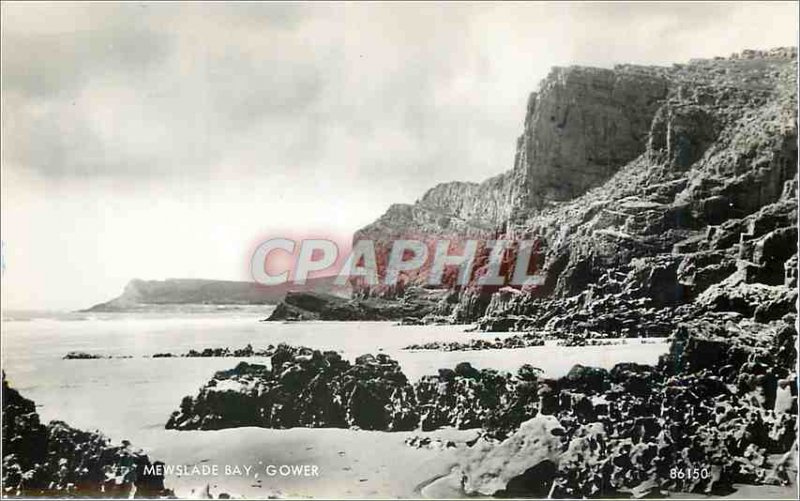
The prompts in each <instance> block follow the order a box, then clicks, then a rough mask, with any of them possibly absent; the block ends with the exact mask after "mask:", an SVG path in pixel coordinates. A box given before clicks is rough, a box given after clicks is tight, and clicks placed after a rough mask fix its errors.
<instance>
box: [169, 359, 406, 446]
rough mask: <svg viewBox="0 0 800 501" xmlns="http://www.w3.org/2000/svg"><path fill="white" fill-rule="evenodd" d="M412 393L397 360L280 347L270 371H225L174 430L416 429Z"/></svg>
mask: <svg viewBox="0 0 800 501" xmlns="http://www.w3.org/2000/svg"><path fill="white" fill-rule="evenodd" d="M417 420H418V416H417V414H416V402H415V399H414V392H413V388H412V387H411V385H410V384H409V382H408V380H407V379H406V377H405V375H404V374H403V373H402V372H401V371H400V367H399V365H398V364H397V362H396V361H394V360H392V359H391V358H389V357H388V356H386V355H384V354H378V355H377V356H373V355H363V356H361V357H358V358H357V359H356V361H355V363H354V364H351V363H350V362H348V361H347V360H344V359H342V357H341V356H340V355H339V354H338V353H335V352H332V351H326V352H320V351H317V350H312V349H310V348H304V347H292V346H287V345H279V346H278V347H277V348H276V350H275V352H274V354H273V355H272V358H271V361H270V367H267V366H266V365H259V364H248V363H246V362H241V363H240V364H239V365H237V366H236V367H235V368H234V369H231V370H229V371H222V372H218V373H217V374H216V375H215V376H214V378H213V379H212V380H211V381H209V382H208V384H206V385H205V386H204V387H203V388H201V389H200V392H199V394H198V395H197V396H196V397H185V398H184V399H183V402H181V406H180V410H179V411H176V412H174V413H173V415H172V416H171V417H170V419H169V421H168V422H167V424H166V427H167V428H168V429H181V430H198V429H199V430H213V429H222V428H233V427H239V426H261V427H265V428H291V427H296V426H306V427H339V428H342V427H358V428H361V429H367V430H390V431H393V430H411V429H414V427H415V426H416V423H417Z"/></svg>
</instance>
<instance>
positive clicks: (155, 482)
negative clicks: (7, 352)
mask: <svg viewBox="0 0 800 501" xmlns="http://www.w3.org/2000/svg"><path fill="white" fill-rule="evenodd" d="M2 436H3V477H2V491H3V495H4V496H11V497H25V498H29V497H49V498H62V497H103V498H132V497H137V498H152V497H168V496H171V495H172V492H171V491H169V490H168V489H166V488H165V487H164V477H163V475H162V474H161V473H160V472H159V471H158V470H156V471H155V472H151V471H149V470H150V468H151V467H153V466H158V465H160V464H163V463H159V462H155V463H151V462H150V460H149V458H148V457H147V455H145V454H143V453H142V452H141V451H137V450H135V449H133V448H132V447H131V445H130V443H128V442H127V441H123V442H122V444H121V445H112V444H111V443H110V440H109V439H108V438H106V437H105V436H103V435H101V434H99V433H96V432H86V431H82V430H77V429H75V428H72V427H70V426H68V425H67V424H66V423H63V422H61V421H51V422H50V423H49V424H48V425H47V426H44V425H42V424H41V423H40V422H39V415H38V414H37V413H36V406H35V404H34V403H33V401H31V400H28V399H26V398H25V397H23V396H21V395H20V394H19V392H17V390H15V389H14V388H12V387H10V386H9V385H8V382H7V381H6V377H5V372H4V373H3V434H2Z"/></svg>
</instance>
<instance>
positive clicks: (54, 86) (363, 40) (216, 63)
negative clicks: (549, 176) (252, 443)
mask: <svg viewBox="0 0 800 501" xmlns="http://www.w3.org/2000/svg"><path fill="white" fill-rule="evenodd" d="M1 9H2V70H1V71H2V75H1V76H2V78H1V79H2V162H1V166H2V173H1V176H2V183H1V184H2V211H1V212H2V240H3V260H4V264H5V270H4V272H3V276H2V306H3V308H6V309H64V310H70V309H77V308H84V307H87V306H90V305H92V304H95V303H98V302H101V301H105V300H107V299H110V298H112V297H114V296H116V295H118V294H119V293H120V292H121V290H122V288H123V287H124V285H125V284H126V283H127V282H128V281H129V280H130V279H132V278H143V279H164V278H168V277H182V278H183V277H187V278H217V279H230V280H246V279H248V278H249V276H250V272H249V259H250V256H251V253H252V250H253V248H254V247H255V245H257V243H258V242H260V241H262V240H264V239H266V238H269V237H273V236H279V235H278V234H284V233H287V232H294V233H297V232H300V233H305V234H319V233H326V234H338V235H342V236H345V238H349V235H351V234H352V233H353V231H355V230H356V229H358V228H360V227H362V226H364V225H366V224H368V223H370V222H371V221H373V220H374V219H376V218H377V217H379V216H380V215H381V214H382V213H383V212H384V211H385V210H386V209H387V208H388V206H389V205H390V204H392V203H395V202H407V203H411V202H413V201H414V200H416V199H417V198H419V197H420V196H421V195H422V194H423V193H424V192H425V190H427V189H428V188H430V187H432V186H433V185H435V184H436V183H440V182H446V181H453V180H462V181H481V180H483V179H485V178H487V177H490V176H493V175H495V174H499V173H501V172H503V171H505V170H508V169H510V168H511V167H512V166H513V158H514V149H515V143H516V137H517V136H518V135H519V134H520V132H521V130H522V122H523V119H524V113H525V103H526V101H527V98H528V95H529V93H530V92H531V91H534V90H535V89H536V86H537V84H538V82H539V81H540V80H541V79H542V78H544V77H545V75H546V74H547V72H548V70H549V69H550V68H551V67H552V66H565V65H570V64H581V65H591V66H600V67H610V66H612V65H614V64H617V63H638V64H663V65H668V64H672V63H675V62H685V61H688V60H689V59H690V58H695V57H712V56H716V55H725V56H727V55H729V54H731V53H732V52H738V51H741V50H742V49H746V48H770V47H775V46H785V45H796V44H797V17H798V7H797V4H796V3H795V2H786V3H780V2H774V3H773V2H761V3H758V2H756V3H739V2H734V3H689V2H680V3H673V4H658V3H649V2H648V3H629V4H619V3H612V4H608V3H583V2H578V3H561V2H557V3H524V4H523V3H513V4H511V3H502V4H484V3H446V4H434V3H395V4H392V3H368V4H354V3H347V4H336V3H316V2H314V3H285V4H281V3H269V4H261V3H232V4H230V3H225V4H223V3H205V4H193V3H187V2H175V3H89V2H81V3H68V2H52V3H50V2H39V3H34V2H25V3H16V2H3V3H2V7H1Z"/></svg>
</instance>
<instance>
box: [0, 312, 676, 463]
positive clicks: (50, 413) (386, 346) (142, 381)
mask: <svg viewBox="0 0 800 501" xmlns="http://www.w3.org/2000/svg"><path fill="white" fill-rule="evenodd" d="M268 314H269V310H268V309H265V308H252V309H235V310H209V311H195V312H192V313H186V312H178V313H176V312H170V313H165V312H159V313H150V314H97V315H87V314H68V315H58V316H53V315H49V316H48V315H45V316H41V315H40V316H38V317H37V316H36V315H32V316H31V315H28V316H20V315H17V316H11V315H7V316H6V318H5V319H4V321H3V322H2V334H0V335H1V336H2V366H3V370H4V371H5V372H6V375H7V377H8V379H9V382H10V384H11V385H13V386H14V387H15V388H17V389H18V390H19V391H20V392H22V394H23V395H24V396H26V397H28V398H31V399H33V400H34V401H35V402H36V403H37V406H38V412H39V413H40V415H41V417H42V420H43V422H47V421H49V420H52V419H58V420H62V421H65V422H67V423H68V424H70V425H71V426H75V427H78V428H82V429H87V430H101V431H102V432H103V433H105V434H106V435H107V436H109V437H111V438H112V439H113V440H115V441H120V440H123V439H127V440H130V441H131V442H132V443H133V444H134V445H135V446H137V447H140V448H143V449H144V450H146V451H147V452H149V453H150V454H151V455H152V456H153V457H157V458H159V459H162V460H167V461H168V462H169V461H172V462H183V461H186V458H185V457H182V454H188V452H187V453H184V452H182V451H196V450H197V444H198V443H200V442H199V441H198V437H199V436H200V435H198V433H199V434H209V433H216V432H176V431H167V430H164V423H165V422H166V421H167V418H168V417H169V415H170V413H171V412H172V411H174V410H176V409H177V408H178V405H179V404H180V401H181V399H182V398H183V397H184V396H186V395H194V394H195V393H196V392H197V390H198V388H199V387H200V386H202V385H203V384H204V383H205V382H206V381H208V380H209V379H210V378H211V376H212V375H213V374H214V372H216V371H218V370H223V369H228V368H231V367H233V366H235V365H236V364H237V363H238V362H239V360H238V359H233V358H177V359H176V358H171V359H170V358H156V359H154V358H147V357H149V356H150V355H152V354H154V353H158V352H172V353H183V352H186V351H188V350H189V349H198V350H199V349H202V348H206V347H225V346H227V347H230V348H241V347H244V346H245V345H246V344H248V343H250V344H252V345H253V347H254V348H256V349H258V348H262V347H266V346H267V345H269V344H278V343H281V342H286V343H291V344H296V345H305V346H310V347H313V348H319V349H329V350H336V351H339V352H341V353H342V355H343V356H344V357H346V358H349V359H351V360H352V359H353V358H354V357H356V356H358V355H361V354H364V353H378V352H384V353H387V354H389V355H390V356H392V357H393V358H395V359H397V360H398V361H399V363H400V365H401V367H402V369H403V371H404V373H405V374H406V375H407V376H408V377H409V379H411V380H415V379H418V378H419V377H420V376H422V375H425V374H435V373H436V371H437V369H439V368H441V367H454V366H455V364H457V363H459V362H462V361H468V362H470V363H472V364H473V365H474V366H476V367H478V368H495V369H499V370H507V371H515V370H516V369H517V368H518V367H519V366H521V365H522V364H525V363H529V364H532V365H534V366H537V367H539V368H541V369H543V370H544V371H545V373H546V374H548V375H550V376H554V377H557V376H561V375H563V374H565V373H566V372H567V371H568V370H569V369H570V368H571V367H572V366H573V365H575V364H577V363H580V364H583V365H592V366H600V367H606V368H611V367H612V366H613V365H614V364H616V363H619V362H639V363H655V362H656V361H657V359H658V356H659V355H661V354H662V353H664V352H665V350H666V348H667V345H666V344H664V343H663V342H650V343H647V344H642V343H640V342H639V341H638V340H629V341H628V342H627V343H626V344H621V345H616V346H604V347H573V348H568V347H559V346H555V345H554V344H548V345H546V346H541V347H531V348H523V349H514V350H486V351H468V352H437V351H417V352H412V351H403V350H401V348H402V347H403V346H406V345H409V344H412V343H423V342H427V341H433V340H466V339H470V338H480V337H483V338H490V339H493V338H495V337H504V336H507V335H509V334H502V335H497V334H494V333H492V334H487V333H467V332H464V329H465V327H464V326H399V325H395V324H393V323H390V322H302V323H274V322H260V321H259V320H260V319H263V318H264V317H266V316H268ZM9 316H11V317H12V318H8V317H9ZM69 351H85V352H89V353H97V354H101V355H113V356H131V357H132V358H125V359H99V360H63V356H64V355H65V354H66V353H67V352H69ZM248 361H251V362H256V361H258V359H248ZM226 431H227V432H229V433H228V435H225V436H226V437H229V438H227V439H225V440H224V441H222V443H221V444H218V445H215V447H216V448H217V449H225V448H226V447H227V448H236V447H239V446H246V445H247V443H249V440H250V439H248V440H239V441H237V439H236V437H243V436H245V435H243V434H246V433H253V432H252V431H249V432H246V431H241V432H240V431H236V430H226ZM266 431H267V430H264V432H266ZM290 431H291V430H289V431H285V432H284V431H279V430H269V432H270V434H265V435H263V436H265V437H269V440H272V441H273V442H271V443H274V442H275V441H277V442H278V443H280V441H281V437H282V436H286V437H289V436H290V435H291V434H290V433H289V432H290ZM310 432H313V433H316V434H317V435H318V436H320V437H322V436H323V434H324V432H323V431H321V430H310ZM205 436H209V435H205ZM219 436H222V435H219ZM291 436H296V435H291ZM303 436H306V435H303ZM309 436H310V435H309ZM236 444H239V445H236ZM309 447H311V446H309ZM229 452H230V451H227V452H226V451H225V450H217V451H216V454H218V455H221V456H220V457H222V456H224V455H225V454H227V453H229ZM198 454H199V452H198ZM208 454H209V452H208V451H203V455H205V456H208ZM198 457H199V456H198ZM204 459H208V458H207V457H206V458H204Z"/></svg>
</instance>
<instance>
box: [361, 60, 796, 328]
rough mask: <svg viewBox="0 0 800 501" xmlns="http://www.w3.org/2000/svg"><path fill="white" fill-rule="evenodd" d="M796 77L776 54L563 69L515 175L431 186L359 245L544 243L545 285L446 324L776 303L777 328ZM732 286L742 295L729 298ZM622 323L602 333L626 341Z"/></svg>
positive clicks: (791, 216)
mask: <svg viewBox="0 0 800 501" xmlns="http://www.w3.org/2000/svg"><path fill="white" fill-rule="evenodd" d="M796 64H797V51H796V49H795V48H780V49H773V50H771V51H744V52H743V53H741V54H735V55H733V56H731V57H728V58H714V59H708V60H692V61H690V62H689V63H686V64H676V65H673V66H671V67H641V66H630V65H625V66H617V67H615V68H614V69H596V68H583V67H569V68H556V69H554V70H553V71H552V72H551V73H550V75H548V77H547V78H545V80H544V81H543V82H542V83H541V84H540V87H539V90H538V91H537V92H536V93H534V94H533V95H532V96H531V99H530V100H529V105H528V109H527V111H526V116H525V122H524V129H523V133H522V135H521V136H520V138H519V140H518V142H517V155H516V160H515V165H514V167H513V169H512V170H511V171H508V172H506V173H504V174H501V175H499V176H496V177H494V178H491V179H489V180H487V181H485V182H484V183H481V184H474V183H448V184H445V185H439V186H437V187H435V188H433V189H431V190H430V191H429V192H428V193H426V194H425V195H424V196H423V197H422V198H421V199H420V200H418V201H417V202H416V203H415V204H413V205H395V206H392V207H391V208H390V209H389V211H387V213H386V214H384V216H382V217H381V218H380V219H378V221H376V222H375V223H373V224H372V225H370V226H368V227H366V228H364V229H363V230H361V231H359V232H358V233H357V234H356V235H355V238H356V239H359V238H365V237H371V238H378V239H387V240H388V239H390V238H393V237H396V236H398V235H409V233H410V234H411V235H418V234H424V235H433V236H435V235H453V234H456V235H464V236H480V235H483V236H489V235H497V234H505V235H507V236H510V237H525V238H534V239H537V240H539V241H540V242H542V244H543V248H544V253H543V256H542V263H541V265H542V268H543V270H544V271H545V273H546V276H547V280H546V283H545V284H544V285H543V286H541V287H538V288H536V289H535V290H526V291H524V293H523V294H515V295H508V293H507V292H506V293H503V294H493V292H494V291H489V292H488V293H487V292H486V291H475V290H467V291H464V292H462V293H460V297H459V300H458V301H451V302H450V303H451V305H452V304H455V306H454V307H453V308H452V310H451V320H452V321H456V322H469V321H475V320H479V319H482V320H481V322H483V323H482V325H483V326H484V327H485V328H488V329H499V330H508V329H509V328H511V329H517V328H518V329H526V328H532V327H534V326H538V327H543V326H544V325H545V324H547V321H548V319H553V318H556V317H558V318H559V321H560V322H562V324H563V323H564V322H565V320H564V317H563V315H561V316H559V315H557V314H556V312H558V311H561V313H564V312H565V311H567V310H571V311H573V312H577V311H583V312H584V313H582V314H581V315H587V314H590V313H588V312H587V310H586V308H588V306H587V305H589V304H594V303H596V302H597V301H599V300H600V299H601V298H605V299H602V300H603V301H606V303H604V306H602V307H600V306H597V308H600V309H601V310H602V309H605V310H614V309H615V308H617V309H619V308H621V306H620V301H623V300H624V301H639V303H636V304H637V305H636V306H631V308H632V310H635V311H637V312H640V313H641V312H642V311H646V310H648V308H665V307H669V308H672V307H676V306H681V305H683V306H681V307H685V308H684V309H686V308H692V307H695V306H698V305H700V304H706V305H708V304H712V303H713V304H714V305H716V306H715V307H716V308H720V309H721V311H736V312H738V313H739V314H745V315H746V316H753V315H754V310H755V308H757V307H759V304H758V303H759V301H760V300H759V299H756V298H757V297H761V299H763V298H764V297H767V296H769V297H770V301H773V300H774V302H775V303H774V306H775V308H774V311H773V312H772V313H770V314H766V313H765V315H767V317H772V318H778V317H779V316H778V317H776V315H778V313H779V312H781V311H783V312H789V311H794V307H793V304H792V308H790V309H787V308H785V305H786V304H789V303H790V302H791V297H790V296H791V293H790V290H789V289H787V288H786V287H787V286H791V284H793V283H794V282H793V280H794V281H796V276H797V273H796V263H797V261H796V259H797V258H796V255H797V242H796V235H797V224H796V211H797V204H796V200H795V193H796V192H795V186H796V182H797V112H796V109H797V101H796V85H797V79H796V71H797V66H796ZM792 263H794V265H792ZM727 279H729V280H730V282H732V283H736V284H760V285H763V286H766V287H776V288H777V289H774V290H770V291H769V293H768V294H766V295H764V294H761V296H759V295H758V294H760V292H756V289H757V290H758V291H762V289H760V285H757V286H755V288H754V287H750V286H749V285H748V286H747V287H744V288H741V287H739V285H731V284H728V285H720V283H722V282H723V281H724V280H727ZM737 281H738V282H737ZM737 287H739V289H736V288H737ZM748 287H749V288H748ZM781 287H783V289H781ZM732 288H733V289H736V290H737V292H736V293H735V294H739V293H741V294H744V295H745V296H747V294H751V296H748V297H749V299H747V298H739V299H731V297H730V293H731V289H732ZM762 292H763V291H762ZM487 294H488V295H487ZM703 294H705V296H704V295H703ZM787 294H788V296H787ZM710 296H713V297H710ZM566 300H569V301H572V303H569V304H567V303H564V302H563V301H566ZM547 301H562V302H561V303H558V304H557V305H556V304H551V303H548V302H547ZM703 301H705V303H703ZM725 301H729V304H727V306H726V305H724V304H723V303H724V302H725ZM731 301H732V303H730V302H731ZM573 303H574V304H573ZM770 304H773V303H770ZM778 305H784V306H778ZM548 308H549V309H548ZM559 308H561V309H560V310H559ZM726 308H727V310H726ZM764 308H767V306H764V307H763V308H762V310H763V309H764ZM605 310H603V311H605ZM681 311H683V310H681ZM595 313H596V312H595ZM576 314H577V313H576ZM675 314H676V313H675V311H669V312H666V313H664V314H663V315H662V316H661V317H659V318H661V320H658V319H657V318H656V317H657V316H658V315H655V316H652V315H651V317H650V318H649V319H642V318H641V315H638V313H637V314H636V315H634V316H635V317H636V318H633V317H631V318H629V319H627V320H626V322H627V324H626V325H631V326H634V325H636V324H637V323H638V324H639V325H645V326H647V325H649V326H650V327H645V330H647V329H650V331H649V332H651V333H652V334H656V333H663V332H664V329H666V327H665V325H667V324H670V323H674V322H675V321H676V320H675ZM637 315H638V316H637ZM526 316H527V317H530V319H533V318H535V319H536V320H530V321H531V322H532V323H531V324H528V326H527V327H526V326H525V324H524V322H522V323H520V322H518V321H517V320H519V318H521V317H526ZM514 318H516V319H517V320H513V319H514ZM582 318H583V317H582ZM508 319H512V320H508ZM617 320H619V321H621V320H620V319H617ZM662 320H663V322H662V323H659V322H661V321H662ZM615 322H616V321H615ZM615 322H611V323H610V324H608V325H606V326H605V327H604V330H606V331H608V332H614V333H616V335H619V333H620V332H621V330H620V329H621V327H620V324H619V323H615ZM664 322H665V323H664ZM567 323H568V322H567ZM581 325H584V327H579V328H578V330H582V329H585V322H584V324H581ZM569 330H570V329H567V331H569Z"/></svg>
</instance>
